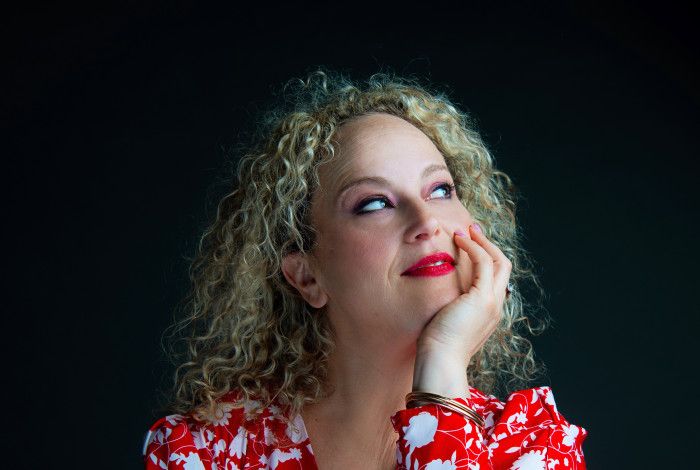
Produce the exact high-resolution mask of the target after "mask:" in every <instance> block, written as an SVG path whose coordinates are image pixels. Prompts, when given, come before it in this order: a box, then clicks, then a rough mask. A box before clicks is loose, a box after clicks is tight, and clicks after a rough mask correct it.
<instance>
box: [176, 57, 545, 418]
mask: <svg viewBox="0 0 700 470" xmlns="http://www.w3.org/2000/svg"><path fill="white" fill-rule="evenodd" d="M282 94H283V96H282V97H281V99H280V100H278V103H277V105H276V106H277V107H276V108H275V109H274V110H272V111H269V112H268V113H267V114H265V118H264V122H262V123H260V126H259V128H260V131H259V133H258V135H257V137H256V139H254V143H253V144H252V145H251V146H250V147H248V149H249V150H248V151H247V152H245V153H244V154H242V156H241V157H240V159H239V162H238V167H237V173H236V174H235V175H234V180H235V181H234V184H233V188H232V189H230V192H228V194H226V195H225V196H224V197H223V198H222V199H221V200H220V202H219V204H218V208H217V212H216V217H215V220H214V221H213V223H212V224H211V225H210V226H209V227H208V228H207V229H206V230H205V231H204V234H203V235H202V237H201V240H200V242H199V246H198V249H197V253H196V256H195V257H194V258H193V259H192V260H191V265H190V271H189V272H190V279H191V282H192V288H191V291H190V293H189V295H188V296H187V298H186V299H185V300H186V301H185V302H184V303H183V304H182V305H183V306H184V316H183V318H182V319H181V320H180V321H178V322H177V323H176V324H175V325H173V334H172V336H173V337H179V338H181V341H180V343H181V344H184V345H185V348H184V350H183V351H179V352H176V350H175V348H172V349H171V354H172V356H173V360H174V363H175V364H176V365H178V364H179V365H178V367H177V369H176V371H175V389H174V400H173V401H172V402H171V404H170V407H169V408H170V409H171V410H172V411H174V412H177V413H181V414H185V413H189V414H191V415H192V416H194V417H195V418H196V419H206V418H207V417H211V416H213V415H214V414H215V412H216V410H217V403H218V401H219V400H220V399H221V398H222V397H223V396H224V395H226V394H228V393H229V392H233V391H235V392H236V393H237V394H238V396H239V397H241V398H242V399H245V400H251V399H255V400H259V401H262V402H263V403H265V404H270V403H272V401H273V400H275V399H277V400H278V403H280V404H282V405H283V406H285V407H286V408H287V409H288V410H289V411H290V413H291V415H289V416H293V415H295V414H297V413H299V412H300V411H301V410H302V408H303V407H304V405H305V404H308V403H313V402H315V401H317V400H319V399H320V398H322V397H323V396H324V395H325V393H326V392H327V384H326V378H327V372H328V369H327V364H328V358H329V356H330V354H331V353H332V351H333V348H334V337H333V331H332V329H331V326H330V324H329V322H328V320H327V317H326V316H325V315H323V314H321V315H316V314H313V313H317V312H315V311H314V310H315V309H313V307H311V306H309V305H308V304H307V303H306V302H305V301H304V300H303V298H302V297H301V296H300V295H299V293H298V292H297V291H296V289H294V288H293V287H292V286H290V285H289V284H288V283H287V281H286V280H285V278H284V275H283V274H282V271H281V263H282V258H283V256H284V255H286V254H288V253H290V252H294V251H301V252H303V253H306V252H307V251H310V250H311V248H312V247H313V246H314V242H315V238H316V233H315V231H314V228H313V227H312V226H311V225H310V220H309V212H310V206H311V197H312V195H313V193H314V191H315V189H316V188H318V186H319V178H318V167H319V165H320V164H322V163H324V162H327V161H329V159H331V158H333V156H334V155H335V148H334V146H333V143H332V140H331V139H332V138H333V136H334V134H335V132H336V131H337V129H338V127H339V126H341V125H342V124H343V123H344V122H347V121H348V120H350V119H353V118H357V117H358V116H361V115H365V114H369V113H388V114H391V115H394V116H398V117H400V118H402V119H404V120H406V121H408V122H409V123H411V124H413V125H414V126H416V127H417V128H418V129H420V130H421V131H423V133H425V135H426V136H428V137H429V138H430V139H431V140H432V142H433V143H434V144H435V146H436V147H437V148H438V149H439V150H440V152H441V153H442V155H443V156H444V158H445V162H446V163H447V166H448V167H449V170H450V172H451V173H452V176H453V177H454V181H455V185H456V192H457V195H458V197H459V198H460V200H461V202H462V203H463V204H464V206H465V207H466V208H467V209H468V210H469V211H470V213H471V214H472V215H473V216H474V217H475V218H476V219H477V220H479V221H480V223H481V225H482V228H483V230H484V232H485V233H486V235H487V236H488V237H489V238H490V239H491V240H492V241H493V242H494V243H495V244H496V245H498V246H499V247H500V248H501V250H502V251H503V253H504V254H505V255H506V256H507V257H508V258H509V259H510V261H511V262H512V264H513V268H512V273H511V282H512V283H513V284H514V285H516V286H517V287H518V288H516V289H515V290H514V292H513V293H512V294H511V296H510V297H509V299H508V300H507V301H506V302H505V305H504V308H503V313H502V321H501V322H500V325H499V326H498V328H497V330H496V331H495V332H494V333H493V335H492V336H491V337H490V338H489V340H488V341H487V342H486V344H485V345H484V347H483V348H482V349H481V351H480V352H479V353H478V354H476V355H475V356H474V357H473V358H472V359H471V362H470V364H469V367H468V369H467V373H468V379H469V383H470V384H471V385H473V386H475V387H477V388H479V389H481V390H483V391H484V392H487V393H498V392H504V393H505V392H507V391H509V390H512V389H514V388H516V387H521V386H525V385H527V384H528V383H529V382H530V381H531V380H532V379H533V378H534V376H535V375H536V374H537V372H538V371H541V370H542V367H541V365H540V364H537V363H536V361H535V359H534V354H533V349H532V345H531V343H530V341H529V340H527V339H526V338H525V337H524V336H523V335H524V334H525V333H530V334H535V333H537V332H538V331H541V330H542V329H543V328H544V326H545V325H544V323H545V322H544V317H543V318H539V319H538V320H537V321H536V322H531V319H532V318H533V315H532V312H529V314H528V315H526V314H525V307H526V306H528V307H534V306H540V307H541V305H542V303H541V302H539V303H538V304H537V305H535V304H533V305H530V304H527V305H526V303H525V300H524V297H523V295H522V291H523V287H524V286H525V284H530V285H531V286H534V288H535V289H534V292H535V293H539V294H540V298H541V296H543V295H544V291H543V290H542V288H541V287H540V284H539V282H538V280H537V278H536V276H535V274H534V272H533V270H532V263H531V261H530V260H529V258H528V256H527V253H526V252H525V251H524V249H523V248H522V247H521V244H520V240H519V237H520V233H519V231H518V229H517V226H516V219H515V207H516V198H517V193H516V191H515V189H514V187H513V185H512V182H511V180H510V178H509V177H508V176H507V175H506V174H504V173H503V172H500V171H498V170H496V169H495V166H494V160H493V157H492V156H491V155H490V153H489V151H488V150H487V149H486V147H485V145H484V143H483V142H482V139H481V137H480V136H479V134H478V133H477V132H476V130H475V129H474V126H473V125H472V123H471V122H470V120H469V118H468V117H467V115H466V114H465V113H463V112H460V111H459V110H457V109H456V107H455V106H454V105H453V104H452V103H451V102H450V100H449V99H448V98H447V97H446V96H445V95H444V94H441V93H431V92H429V91H428V88H427V86H424V85H420V84H419V83H418V81H417V80H416V79H408V78H402V77H397V76H396V75H394V74H390V73H380V74H375V75H373V76H371V77H370V78H369V79H368V80H367V81H366V83H362V84H360V83H357V82H354V81H352V80H350V79H349V78H347V77H345V76H343V75H341V74H337V73H333V72H327V71H323V70H317V71H315V72H313V73H311V74H310V75H309V76H308V77H307V79H306V80H293V81H291V82H289V83H288V84H287V85H286V86H285V88H284V90H283V92H282ZM175 343H176V342H173V343H172V344H173V345H174V344H175ZM182 356H184V358H182Z"/></svg>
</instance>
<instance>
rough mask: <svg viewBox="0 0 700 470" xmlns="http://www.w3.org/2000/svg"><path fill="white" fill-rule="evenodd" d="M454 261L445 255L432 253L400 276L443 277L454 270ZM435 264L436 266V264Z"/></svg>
mask: <svg viewBox="0 0 700 470" xmlns="http://www.w3.org/2000/svg"><path fill="white" fill-rule="evenodd" d="M454 261H455V260H454V259H453V258H452V256H450V255H449V254H447V253H444V252H440V253H433V254H432V255H428V256H426V257H425V258H422V259H420V260H419V261H418V262H417V263H416V264H414V265H413V266H411V267H410V268H408V269H407V270H406V271H404V272H403V274H401V275H402V276H444V275H445V274H448V273H451V272H452V271H454V270H455V267H454ZM436 263H437V264H436ZM430 265H432V266H430Z"/></svg>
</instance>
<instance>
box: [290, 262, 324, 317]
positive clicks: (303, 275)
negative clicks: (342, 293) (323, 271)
mask: <svg viewBox="0 0 700 470" xmlns="http://www.w3.org/2000/svg"><path fill="white" fill-rule="evenodd" d="M282 273H283V274H284V277H285V279H287V282H288V283H290V284H291V285H292V286H293V287H294V288H295V289H296V290H298V291H299V294H301V296H302V297H303V298H304V300H306V302H308V304H309V305H311V306H312V307H314V308H321V307H323V306H324V305H326V303H327V302H328V296H327V295H326V293H325V292H324V291H323V289H321V286H320V285H319V284H318V282H317V281H316V278H315V276H314V273H313V271H312V269H311V266H310V264H309V259H308V257H307V255H304V254H302V253H301V252H299V251H295V252H293V253H289V254H287V255H285V256H284V257H283V258H282Z"/></svg>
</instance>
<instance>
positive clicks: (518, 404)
mask: <svg viewBox="0 0 700 470" xmlns="http://www.w3.org/2000/svg"><path fill="white" fill-rule="evenodd" d="M469 391H470V393H471V397H470V398H469V399H467V400H466V401H464V400H462V399H457V400H458V401H461V402H462V403H464V404H466V405H467V406H469V407H471V408H472V409H474V410H475V411H476V412H477V413H479V415H481V416H482V417H483V418H484V421H485V423H486V425H485V429H484V430H483V432H482V431H481V430H480V429H479V428H478V427H477V426H475V425H474V423H473V422H471V421H469V420H467V419H465V418H464V417H463V416H462V415H460V414H457V413H451V412H450V411H449V410H447V409H444V408H441V407H439V406H436V405H426V406H421V407H417V408H411V409H405V410H401V411H397V412H396V413H395V414H394V415H393V416H392V417H391V422H392V424H393V425H394V429H395V430H396V432H397V433H398V440H397V441H396V462H397V466H396V468H397V469H400V470H402V469H407V470H451V469H467V470H476V469H481V470H484V469H520V470H525V469H527V470H534V469H543V470H559V469H564V468H568V469H585V468H586V464H585V462H584V459H583V451H582V449H581V445H582V443H583V441H584V439H585V438H586V435H587V432H586V430H585V429H583V428H582V427H579V426H576V425H573V424H569V423H568V422H567V421H566V419H564V417H563V416H562V415H561V414H559V412H558V411H557V406H556V404H555V402H554V397H553V395H552V391H551V389H550V388H549V387H538V388H533V389H528V390H521V391H518V392H514V393H512V394H511V395H510V396H509V397H508V399H507V400H506V401H505V403H504V402H501V401H499V400H498V399H497V398H496V397H493V396H490V395H485V394H483V393H481V392H480V391H479V390H477V389H475V388H473V387H470V389H469ZM229 399H235V397H234V396H233V394H231V395H230V396H227V397H226V399H224V400H222V401H221V402H220V404H219V410H218V411H219V413H218V414H217V416H218V418H215V419H212V420H210V421H209V422H205V423H200V422H197V421H195V420H193V419H192V418H190V417H186V416H182V415H170V416H166V417H164V418H161V419H160V420H158V421H156V423H155V424H153V426H151V429H150V431H149V432H148V434H147V436H146V440H145V443H144V459H145V464H146V469H147V470H151V469H163V468H165V469H170V468H177V469H185V470H204V469H206V470H209V469H212V470H222V469H226V470H233V469H238V470H242V469H277V470H289V469H304V470H306V469H317V468H318V467H317V465H316V459H315V458H314V453H313V447H312V443H311V442H310V441H309V437H308V435H307V433H306V428H305V427H304V422H303V420H302V418H301V416H297V417H296V418H295V419H294V420H292V421H291V423H290V424H287V422H286V421H285V420H283V419H282V417H281V416H282V415H281V413H282V410H281V408H280V407H278V406H276V405H271V406H268V407H266V408H264V409H263V410H262V412H261V413H252V411H253V410H255V409H259V408H260V406H261V404H260V403H259V402H256V401H249V402H245V403H244V406H243V408H234V407H233V404H232V403H231V402H230V401H229ZM231 401H232V400H231Z"/></svg>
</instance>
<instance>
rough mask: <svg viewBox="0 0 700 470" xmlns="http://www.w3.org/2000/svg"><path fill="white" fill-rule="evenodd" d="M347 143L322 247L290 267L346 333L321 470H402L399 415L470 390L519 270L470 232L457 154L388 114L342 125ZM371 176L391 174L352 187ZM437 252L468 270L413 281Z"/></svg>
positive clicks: (313, 434)
mask: <svg viewBox="0 0 700 470" xmlns="http://www.w3.org/2000/svg"><path fill="white" fill-rule="evenodd" d="M335 139H336V141H337V144H338V145H337V148H338V155H337V157H336V159H334V160H333V161H331V162H330V163H328V164H324V165H323V166H322V167H321V168H320V172H319V178H320V183H321V185H320V188H319V189H318V190H317V191H316V193H315V194H314V197H313V199H312V210H311V220H312V224H313V225H314V227H315V228H316V229H317V231H318V236H317V245H316V246H315V247H314V250H313V252H312V253H311V254H310V255H308V256H304V255H301V254H299V253H294V254H290V255H288V256H286V257H285V259H284V261H283V272H284V275H285V277H286V279H287V280H288V282H290V284H291V285H293V286H294V287H296V288H297V290H298V291H299V292H300V294H301V295H302V296H303V297H304V299H305V300H306V301H307V302H308V303H309V304H310V305H311V306H313V307H315V308H318V309H321V308H324V310H323V311H324V314H326V315H328V317H329V319H330V321H331V324H332V325H333V328H334V330H335V332H336V349H335V351H334V352H333V355H332V356H331V359H330V362H329V381H330V384H331V386H332V389H333V390H334V392H333V393H332V394H331V395H330V396H329V397H327V398H325V399H324V400H323V401H322V402H320V403H317V404H314V405H310V406H308V407H307V409H305V411H304V412H303V413H302V417H303V419H304V422H305V424H306V427H307V431H308V432H309V436H310V438H311V443H312V447H313V449H314V452H315V453H316V457H317V460H318V462H319V465H320V467H321V468H343V466H344V465H347V466H348V467H357V466H358V465H360V467H362V468H386V469H388V468H394V467H395V460H394V458H395V435H394V432H393V429H392V428H391V423H390V422H389V419H388V417H389V416H391V415H392V414H393V413H394V412H395V411H396V410H399V409H402V408H404V407H405V403H404V396H405V395H406V393H408V392H410V391H411V390H422V391H428V392H433V393H438V394H441V395H444V396H449V397H466V396H467V395H466V394H467V393H468V392H467V387H468V383H467V378H466V367H467V365H468V363H469V358H470V357H471V356H472V355H473V354H474V353H475V352H477V351H478V350H479V348H480V347H481V346H482V345H483V344H484V342H485V341H486V340H487V339H488V337H489V336H490V334H491V333H492V332H493V331H494V329H495V327H496V325H497V323H498V320H499V318H500V311H501V309H502V305H503V301H504V298H505V288H506V285H507V283H508V276H509V275H510V270H511V265H510V262H509V261H508V260H507V258H506V257H505V256H504V255H503V253H502V252H501V251H500V250H499V249H498V248H497V247H496V246H495V245H493V244H492V243H490V242H489V241H488V240H487V239H486V237H485V236H484V235H483V234H482V233H480V232H477V231H474V230H473V229H472V228H468V227H470V225H471V224H473V223H474V222H476V221H475V220H474V219H473V218H472V216H471V214H470V213H469V211H468V210H467V209H466V208H465V207H464V206H463V205H462V203H461V202H460V200H459V199H458V198H457V196H456V195H455V194H454V191H452V190H451V189H450V188H448V187H447V186H445V184H448V185H449V184H453V183H454V181H453V179H452V176H451V174H450V173H449V171H448V170H447V168H446V167H445V168H442V169H439V167H443V166H445V160H444V158H443V156H442V154H441V153H440V151H439V150H438V149H437V147H435V145H434V144H433V143H432V141H431V140H430V139H429V138H428V137H427V136H426V135H425V134H423V133H422V132H421V131H420V130H419V129H418V128H416V127H415V126H413V125H411V124H410V123H408V122H406V121H404V120H402V119H400V118H398V117H395V116H391V115H388V114H380V113H377V114H370V115H366V116H361V117H359V118H356V119H354V120H352V121H350V122H348V123H345V124H343V125H342V126H341V127H340V128H339V129H338V131H337V133H336V135H335ZM431 169H432V170H433V171H429V172H428V173H425V172H426V170H431ZM364 177H372V178H383V179H384V180H386V181H384V182H377V181H365V182H362V183H361V184H358V185H354V186H351V187H350V189H348V190H346V191H342V192H341V191H340V190H341V188H344V187H345V186H346V185H347V184H348V183H349V182H351V181H355V180H357V179H358V178H364ZM360 210H362V211H364V212H365V213H363V214H358V211H360ZM460 233H461V234H462V235H459V234H460ZM436 252H446V253H448V254H450V255H451V256H452V257H453V258H454V260H455V268H456V269H455V270H454V271H452V272H451V273H448V274H447V275H444V276H438V277H410V276H404V275H402V273H403V272H404V271H406V269H407V268H409V267H410V266H412V265H413V264H414V263H415V262H416V261H418V260H419V259H421V258H423V257H424V256H426V255H429V254H432V253H436ZM341 425H342V429H343V432H342V433H339V432H338V430H339V429H340V428H339V426H341ZM378 433H379V436H380V438H379V439H377V436H378ZM349 443H350V444H349ZM357 455H363V456H365V458H366V461H365V462H361V463H358V462H357ZM351 457H352V459H351Z"/></svg>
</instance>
